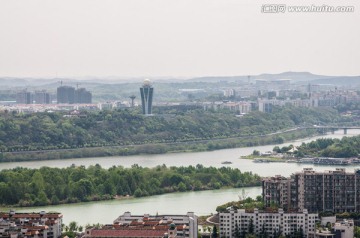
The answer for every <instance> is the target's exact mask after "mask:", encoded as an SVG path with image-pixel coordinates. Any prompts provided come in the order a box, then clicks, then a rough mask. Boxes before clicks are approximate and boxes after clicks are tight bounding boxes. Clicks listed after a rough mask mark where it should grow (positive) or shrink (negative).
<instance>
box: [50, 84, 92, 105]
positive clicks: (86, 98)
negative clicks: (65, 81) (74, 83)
mask: <svg viewBox="0 0 360 238" xmlns="http://www.w3.org/2000/svg"><path fill="white" fill-rule="evenodd" d="M57 103H67V104H74V103H80V104H86V103H92V94H91V92H89V91H87V90H86V89H85V88H79V89H76V90H75V88H74V87H70V86H60V87H58V88H57Z"/></svg>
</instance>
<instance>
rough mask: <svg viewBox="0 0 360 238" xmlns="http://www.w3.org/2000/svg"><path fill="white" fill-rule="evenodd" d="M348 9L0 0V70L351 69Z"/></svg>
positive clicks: (355, 48)
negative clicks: (284, 9)
mask: <svg viewBox="0 0 360 238" xmlns="http://www.w3.org/2000/svg"><path fill="white" fill-rule="evenodd" d="M282 3H285V4H287V6H290V5H292V6H294V5H297V6H299V5H300V6H307V5H308V6H310V5H317V6H321V5H323V4H326V5H328V6H339V5H341V6H353V7H354V9H355V10H354V12H348V13H329V12H316V13H309V12H296V13H294V12H284V13H262V7H263V6H264V4H269V2H266V1H264V0H243V1H240V0H225V1H224V0H197V1H193V0H175V1H170V2H169V1H168V0H151V1H149V0H122V1H118V0H106V1H101V0H78V1H70V0H55V1H51V2H49V1H47V0H30V1H23V0H4V1H1V3H0V29H2V34H1V37H0V65H1V67H0V77H40V78H56V77H58V78H65V77H74V78H81V77H87V76H91V77H109V76H116V77H121V78H132V77H136V78H140V77H143V78H146V77H149V78H155V77H159V78H160V77H177V78H191V77H201V76H233V75H256V74H261V73H281V72H285V71H295V72H302V71H307V72H311V73H314V74H320V75H334V76H336V75H348V76H357V75H360V68H359V67H358V64H357V62H358V60H359V58H360V44H358V42H359V41H360V29H359V27H358V26H357V23H358V22H360V14H359V13H360V2H359V1H356V0H345V1H341V2H339V1H334V0H328V1H326V2H319V1H314V0H305V1H300V0H293V1H291V2H289V1H286V2H278V3H277V4H282Z"/></svg>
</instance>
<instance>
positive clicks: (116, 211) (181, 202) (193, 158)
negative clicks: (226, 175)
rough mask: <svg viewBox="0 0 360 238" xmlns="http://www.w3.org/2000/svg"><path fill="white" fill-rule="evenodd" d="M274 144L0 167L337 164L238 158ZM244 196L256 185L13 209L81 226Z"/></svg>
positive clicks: (199, 208) (288, 169)
mask: <svg viewBox="0 0 360 238" xmlns="http://www.w3.org/2000/svg"><path fill="white" fill-rule="evenodd" d="M359 134H360V130H348V134H347V136H354V135H359ZM343 136H344V135H343V131H336V132H335V134H329V135H324V136H316V137H312V138H307V139H302V140H297V141H293V142H287V143H284V144H280V145H278V146H280V147H282V146H286V145H289V144H293V145H300V144H301V143H302V142H305V143H306V142H310V141H312V140H315V139H317V138H342V137H343ZM273 147H274V145H267V146H256V147H247V148H235V149H224V150H217V151H210V152H196V153H174V154H161V155H136V156H114V157H101V158H81V159H69V160H51V161H31V162H16V163H1V164H0V169H9V168H15V167H18V166H21V167H28V168H40V167H42V166H49V167H68V166H70V165H72V164H75V165H84V166H89V165H95V164H97V163H98V164H100V165H101V166H102V167H104V168H109V167H112V166H119V165H121V166H124V167H130V166H131V165H133V164H138V165H140V166H143V167H155V166H157V165H162V164H165V165H166V166H188V165H196V164H203V165H205V166H214V167H222V166H224V165H223V164H221V162H223V161H230V162H232V164H228V165H226V166H229V167H233V168H239V169H240V170H241V171H251V172H253V173H257V174H259V175H261V176H273V175H276V174H281V175H283V176H289V175H290V174H292V173H294V172H297V171H301V170H302V169H303V168H307V167H314V168H315V169H316V170H318V171H323V170H330V169H333V168H335V167H332V166H324V165H316V166H314V165H310V164H297V163H253V162H252V161H251V160H246V159H240V156H243V155H249V154H251V153H252V152H253V150H258V151H260V152H265V151H271V150H272V148H273ZM336 167H344V168H346V169H347V170H349V171H352V170H354V169H355V168H359V167H360V166H358V165H351V166H336ZM243 193H244V194H246V195H247V196H250V197H256V196H257V195H261V188H260V187H251V188H241V189H221V190H213V191H198V192H184V193H172V194H164V195H157V196H151V197H145V198H126V199H119V200H111V201H101V202H89V203H78V204H66V205H57V206H47V207H35V208H16V211H42V210H44V211H58V212H61V213H63V214H64V222H65V224H68V223H69V222H70V221H77V222H78V223H79V224H82V225H85V224H87V223H90V224H93V223H101V224H105V223H111V222H112V221H113V220H114V219H115V218H117V216H119V215H121V214H123V213H124V212H126V211H130V212H132V213H133V214H144V213H150V214H156V213H159V214H165V213H166V214H185V213H186V212H188V211H194V212H195V213H196V214H198V215H206V214H210V213H215V209H216V206H218V205H220V204H223V203H225V202H228V201H234V200H238V196H239V195H241V194H243ZM0 210H5V211H7V210H9V208H0Z"/></svg>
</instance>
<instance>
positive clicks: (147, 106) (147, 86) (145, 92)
mask: <svg viewBox="0 0 360 238" xmlns="http://www.w3.org/2000/svg"><path fill="white" fill-rule="evenodd" d="M153 93H154V88H153V87H152V86H151V82H150V80H148V79H145V80H144V84H143V86H142V87H141V88H140V94H141V105H142V111H143V114H144V115H151V114H152V100H153Z"/></svg>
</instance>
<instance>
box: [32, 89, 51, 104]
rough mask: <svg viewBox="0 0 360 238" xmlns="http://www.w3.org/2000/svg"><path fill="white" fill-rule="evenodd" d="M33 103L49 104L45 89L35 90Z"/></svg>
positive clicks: (48, 96)
mask: <svg viewBox="0 0 360 238" xmlns="http://www.w3.org/2000/svg"><path fill="white" fill-rule="evenodd" d="M35 103H36V104H50V103H51V100H50V94H49V93H48V92H46V91H45V90H42V91H35Z"/></svg>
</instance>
